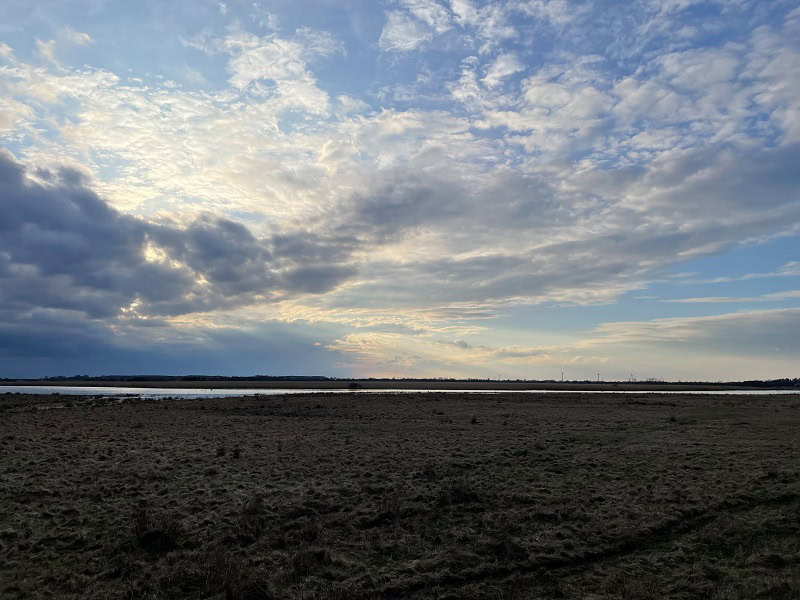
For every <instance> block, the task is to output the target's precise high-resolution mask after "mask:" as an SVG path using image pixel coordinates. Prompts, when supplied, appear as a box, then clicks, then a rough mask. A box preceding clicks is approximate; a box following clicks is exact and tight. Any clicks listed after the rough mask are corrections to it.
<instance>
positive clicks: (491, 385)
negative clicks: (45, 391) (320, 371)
mask: <svg viewBox="0 0 800 600" xmlns="http://www.w3.org/2000/svg"><path fill="white" fill-rule="evenodd" d="M352 383H356V384H357V385H358V386H360V388H362V389H409V390H411V389H413V390H455V389H459V390H461V389H463V390H508V391H525V390H570V391H609V392H613V391H642V392H666V391H687V392H689V391H715V390H719V391H726V390H754V391H759V390H762V391H767V390H772V389H787V388H778V387H760V386H749V385H736V384H728V383H725V384H691V383H655V382H654V383H649V382H644V383H633V382H619V383H613V382H599V383H585V382H581V383H571V382H564V383H562V382H516V381H496V380H489V381H409V380H393V379H383V380H377V379H376V380H369V381H364V380H352V381H351V380H335V381H330V380H323V381H316V380H303V381H295V380H290V381H280V380H278V381H275V380H271V381H263V380H236V381H206V380H188V381H184V380H180V381H174V380H173V381H169V380H167V381H139V380H136V381H130V380H102V381H92V380H86V381H77V380H76V381H44V380H40V379H37V380H14V381H2V382H0V385H4V386H52V387H137V388H173V389H187V388H201V389H239V388H249V389H309V390H321V389H325V390H341V389H348V388H350V386H351V384H352Z"/></svg>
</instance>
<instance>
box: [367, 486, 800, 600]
mask: <svg viewBox="0 0 800 600" xmlns="http://www.w3.org/2000/svg"><path fill="white" fill-rule="evenodd" d="M793 502H800V493H796V492H786V493H784V494H779V495H777V496H774V497H771V498H745V499H741V500H738V501H731V500H723V501H722V502H720V503H718V504H716V505H715V506H713V507H711V508H708V509H705V510H690V511H686V512H684V513H683V514H681V515H680V516H677V517H673V518H670V519H666V520H664V521H663V522H661V523H659V524H657V525H654V526H653V527H649V528H646V529H643V530H641V531H639V532H638V533H636V534H635V535H633V536H631V537H629V538H626V539H624V540H620V541H619V542H618V543H616V544H612V545H610V546H608V547H606V548H602V549H598V550H594V551H588V552H584V553H582V554H579V555H577V556H573V557H569V558H544V559H536V560H526V561H521V562H518V563H515V564H511V565H500V564H486V565H482V566H480V567H479V568H475V569H465V570H463V571H461V572H460V573H444V574H441V575H430V576H419V577H417V578H414V579H410V580H406V581H403V582H397V583H389V584H387V585H385V586H384V587H382V588H381V590H380V593H381V597H383V598H405V597H407V595H408V594H410V593H413V592H417V591H420V590H424V589H430V588H443V587H448V588H452V587H458V586H462V585H466V584H469V583H477V582H484V581H487V580H491V579H503V578H506V577H509V576H512V575H520V576H526V578H533V579H535V578H537V577H541V576H547V575H553V574H554V573H553V572H554V571H567V572H581V571H585V570H586V569H587V568H588V567H590V566H593V565H596V564H598V563H601V562H604V561H607V560H613V559H615V558H621V557H624V556H629V555H631V554H634V553H636V552H640V551H646V550H652V549H654V548H656V547H658V546H662V545H665V544H668V543H672V542H674V541H675V540H676V539H678V538H680V537H682V536H684V535H688V534H691V533H693V532H695V531H697V530H698V529H700V528H701V527H703V526H705V525H708V524H709V523H711V522H713V521H715V520H717V519H719V518H720V517H722V516H724V515H730V514H739V513H743V512H748V511H751V510H755V509H757V508H760V507H771V506H783V505H786V504H791V503H793Z"/></svg>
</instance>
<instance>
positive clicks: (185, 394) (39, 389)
mask: <svg viewBox="0 0 800 600" xmlns="http://www.w3.org/2000/svg"><path fill="white" fill-rule="evenodd" d="M353 391H357V392H358V393H359V394H414V393H419V392H435V393H441V394H503V393H515V394H693V395H705V394H720V395H726V396H746V395H753V394H775V395H783V394H798V395H800V390H720V391H693V392H684V391H677V390H669V391H663V392H661V391H655V392H648V391H635V390H634V391H628V390H623V391H604V390H426V389H416V390H409V389H384V390H375V389H361V390H347V389H344V390H326V389H313V388H309V389H296V388H288V389H281V388H272V389H258V388H239V389H233V388H232V389H211V388H185V389H177V388H140V387H98V386H85V387H79V386H75V387H73V386H56V385H36V386H17V385H0V394H5V393H11V394H14V393H16V394H61V395H62V396H68V395H70V396H137V397H140V398H166V397H171V398H227V397H231V396H283V395H286V394H346V393H349V392H353Z"/></svg>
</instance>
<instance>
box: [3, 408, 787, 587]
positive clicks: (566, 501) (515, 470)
mask: <svg viewBox="0 0 800 600" xmlns="http://www.w3.org/2000/svg"><path fill="white" fill-rule="evenodd" d="M798 458H800V396H775V397H767V396H750V397H733V396H727V397H723V396H705V397H698V396H675V395H670V396H667V395H664V396H659V395H647V396H636V395H616V396H615V395H611V394H609V395H580V394H574V395H572V394H560V395H553V396H550V395H540V396H531V395H519V394H514V393H508V394H500V395H491V396H476V395H463V396H460V395H457V394H437V393H423V394H407V395H390V394H385V395H380V394H373V395H369V396H363V395H359V394H357V393H354V394H339V395H313V396H312V395H309V396H271V397H263V398H257V397H255V398H254V397H250V398H242V399H204V400H160V401H139V400H119V399H116V400H98V399H92V398H80V397H69V398H65V397H59V396H22V395H5V396H0V596H2V597H3V598H64V599H73V598H74V599H78V598H82V599H100V598H103V599H105V598H148V599H151V598H152V599H161V598H164V599H166V598H217V599H222V598H225V599H250V600H256V599H270V598H275V599H278V598H281V599H283V598H286V599H301V598H302V599H304V600H314V599H319V600H323V599H345V598H347V599H354V600H359V599H379V598H417V599H447V598H452V599H455V598H474V599H477V598H489V599H497V600H522V599H538V598H541V599H550V598H586V599H610V598H625V599H655V598H687V599H688V598H709V599H720V600H722V599H725V600H731V599H740V598H741V599H744V598H797V597H800V468H799V467H798Z"/></svg>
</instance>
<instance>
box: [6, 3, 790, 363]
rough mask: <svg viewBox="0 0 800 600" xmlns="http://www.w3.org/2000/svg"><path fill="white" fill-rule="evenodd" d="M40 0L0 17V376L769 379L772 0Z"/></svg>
mask: <svg viewBox="0 0 800 600" xmlns="http://www.w3.org/2000/svg"><path fill="white" fill-rule="evenodd" d="M39 4H40V6H38V7H37V10H36V11H34V10H31V9H29V8H27V7H26V5H24V4H22V3H17V2H12V3H10V4H7V5H5V6H4V7H2V8H0V22H2V23H6V24H11V26H8V27H5V28H3V29H0V137H1V138H2V140H3V141H2V144H3V148H4V150H3V152H2V155H1V156H0V190H1V191H0V193H1V194H2V195H1V196H0V202H1V203H2V206H3V209H4V217H5V218H4V219H3V221H2V223H3V224H2V225H1V226H0V231H2V232H3V237H2V240H3V241H2V242H0V290H2V291H0V356H2V357H3V360H4V364H5V365H7V366H6V369H8V370H9V371H8V374H17V371H19V374H35V375H43V374H52V373H55V372H61V371H62V370H63V369H68V371H67V372H69V370H72V369H73V368H74V369H76V370H81V371H92V370H93V369H97V370H98V371H115V372H122V371H123V370H125V369H128V370H129V371H132V372H142V371H151V372H152V371H155V370H158V369H169V368H173V369H174V368H180V365H183V364H186V363H185V362H182V360H181V357H187V356H192V357H195V360H199V359H198V358H197V357H202V356H212V355H213V356H223V355H224V356H226V357H228V358H229V362H228V363H226V364H230V365H232V366H230V367H226V368H228V369H229V370H230V372H237V373H245V374H246V373H255V372H262V373H274V372H275V371H276V369H285V370H287V371H284V372H289V371H294V372H297V373H304V374H310V373H311V372H312V371H313V373H320V374H329V375H337V374H338V375H347V374H362V373H363V374H370V375H388V376H392V375H398V374H400V375H403V374H406V375H409V376H410V375H415V374H419V375H437V374H441V375H451V376H478V377H483V376H486V375H487V374H492V375H493V376H495V375H496V374H497V373H499V372H501V373H503V374H504V375H506V376H508V377H514V378H516V377H529V378H552V377H554V373H558V372H560V371H561V370H567V371H568V372H569V373H570V374H571V375H572V376H573V377H591V378H593V377H594V376H595V374H596V373H597V370H598V369H599V368H600V367H601V366H602V370H603V371H604V372H606V373H608V375H609V377H611V376H612V374H617V375H618V376H620V377H624V376H626V375H627V374H628V370H629V368H630V367H629V366H628V365H629V364H630V363H631V362H632V361H638V362H639V363H641V366H642V368H643V369H648V368H650V367H653V369H654V370H657V369H656V366H657V365H664V364H667V363H668V364H669V366H668V370H669V376H671V377H681V376H682V374H683V373H688V372H691V373H692V374H693V375H696V376H698V377H709V378H740V377H762V376H763V377H768V376H789V375H793V374H792V373H787V372H786V369H788V368H789V365H791V364H792V361H795V362H796V360H797V358H798V349H797V347H796V345H793V344H792V343H789V342H788V341H780V343H779V342H778V341H776V342H775V344H773V345H772V346H770V338H771V337H779V332H780V327H789V326H793V322H792V321H791V319H793V318H794V317H793V316H792V315H794V313H793V312H792V311H794V310H797V307H798V299H799V298H798V296H797V293H796V290H797V279H796V277H797V276H798V272H797V269H794V268H793V267H792V266H791V265H796V264H797V261H798V260H800V258H798V255H797V247H798V244H797V241H798V238H797V236H798V229H797V226H796V224H797V223H798V222H800V172H799V171H798V169H797V167H796V165H797V164H798V162H799V161H800V100H799V99H800V46H799V45H798V42H797V40H798V39H800V13H798V9H794V8H792V7H791V6H789V5H786V4H784V3H774V4H770V5H769V6H766V5H761V6H755V4H754V3H750V2H736V3H721V2H712V1H702V0H693V1H691V2H683V1H681V2H641V3H635V4H632V5H626V6H624V7H623V6H621V5H619V4H616V3H611V2H595V3H587V2H572V1H569V0H549V1H547V0H524V1H522V0H509V1H507V2H477V1H470V0H452V1H450V2H444V1H437V0H399V1H393V2H390V3H389V4H386V5H385V6H384V5H363V6H362V5H353V6H352V7H348V8H344V9H343V8H341V7H337V8H336V10H337V11H339V10H344V11H345V15H344V18H343V16H342V15H341V14H339V13H335V12H334V7H332V6H331V7H329V6H327V5H321V4H319V3H314V4H313V5H312V4H304V3H300V4H298V5H297V6H296V7H293V8H288V7H284V9H281V10H278V8H274V7H270V9H269V11H266V10H264V9H263V8H261V7H259V6H255V5H248V4H239V3H234V2H226V3H224V4H221V3H218V2H208V3H199V4H198V3H189V2H181V1H179V2H176V3H174V5H172V6H171V8H170V9H169V10H161V9H160V8H159V5H158V4H157V3H150V2H144V3H142V4H141V6H140V7H139V8H138V9H137V11H134V12H133V13H125V14H124V15H123V14H122V12H123V11H122V8H123V6H122V4H121V3H117V2H108V3H102V4H99V5H97V6H95V7H93V8H92V9H91V10H88V9H86V7H82V8H80V9H76V8H75V7H76V6H78V5H77V4H75V5H74V6H73V3H72V2H66V3H56V2H42V3H39ZM37 11H47V14H50V15H52V18H51V19H48V20H47V22H45V21H42V20H40V19H39V18H38V16H37V15H38V14H40V13H39V12H37ZM154 22H158V24H159V25H158V28H157V30H156V29H153V28H152V27H151V25H152V23H154ZM123 23H124V25H123ZM680 272H692V273H695V275H692V276H691V277H683V278H681V277H674V276H673V275H674V274H676V273H680ZM754 302H758V303H766V302H769V303H770V304H769V305H768V306H767V308H768V309H769V310H766V311H755V312H753V311H750V312H746V311H744V310H743V309H752V308H753V307H752V303H754ZM760 306H762V307H764V306H766V305H764V304H761V305H760ZM687 311H689V312H687ZM693 311H694V312H693ZM787 319H788V321H787ZM745 322H746V323H747V326H746V327H739V324H741V323H745ZM775 323H781V325H780V327H776V326H775ZM727 324H736V325H731V330H732V331H736V330H738V331H740V332H741V331H746V332H747V338H746V339H745V338H742V337H739V338H736V339H737V343H736V344H733V345H732V344H727V345H726V344H721V343H720V344H718V345H714V344H715V343H716V342H713V340H728V341H729V339H730V338H729V337H726V336H728V334H727V333H725V334H723V333H721V332H722V327H723V325H725V327H727ZM47 331H49V332H51V333H52V332H62V334H63V336H67V337H68V338H70V339H72V340H75V344H76V346H75V347H73V346H69V347H66V346H65V347H64V348H63V349H62V351H60V352H61V354H59V351H55V350H54V349H53V348H52V347H50V348H48V342H47V335H46V332H47ZM703 332H706V333H703ZM731 335H733V334H731ZM276 339H282V340H284V341H285V343H286V345H287V347H291V348H293V350H292V352H293V353H292V354H291V356H292V357H294V358H293V360H294V361H295V362H294V363H291V364H289V363H287V362H286V360H285V357H282V356H279V354H280V351H277V350H276V349H275V348H276V346H275V342H274V340H276ZM748 340H751V341H752V343H751V342H749V341H748ZM667 341H668V342H669V344H668V346H669V352H678V350H677V348H680V350H679V352H680V353H681V354H682V355H685V356H687V357H690V356H692V354H693V353H698V352H700V353H702V352H704V351H705V349H707V348H716V349H718V350H719V355H720V356H722V355H723V354H725V355H726V356H727V359H726V360H727V362H726V361H725V360H723V359H718V360H716V359H715V361H711V360H709V361H708V362H707V363H706V366H707V372H706V373H705V375H704V374H703V373H702V372H700V371H702V368H698V365H697V361H696V360H692V359H691V358H686V359H676V358H668V359H667V358H666V357H667V354H665V353H666V352H668V351H667V350H666V348H667V346H665V344H666V343H667ZM712 342H713V343H712ZM259 347H261V348H263V352H258V351H254V350H253V349H254V348H256V349H257V348H259ZM643 347H644V348H645V350H643V349H642V348H643ZM766 347H774V348H778V349H779V350H778V351H777V352H778V354H777V355H774V358H775V360H773V361H772V362H771V363H767V362H764V361H758V360H751V358H753V357H754V356H756V355H757V354H758V352H759V351H760V350H759V348H760V349H762V350H763V349H764V348H766ZM70 348H71V349H75V348H83V353H84V354H85V355H86V356H87V357H90V356H91V357H94V358H92V359H91V360H94V361H100V362H95V363H94V364H96V365H97V366H92V364H89V363H88V362H87V363H86V364H85V366H82V365H83V363H81V362H80V361H77V362H75V361H73V362H63V360H64V359H63V357H64V356H66V355H69V354H70V352H71V351H72V350H70ZM244 348H246V349H247V350H246V351H245V350H244ZM731 348H734V349H733V350H731ZM587 349H590V350H591V351H587ZM723 350H724V352H723ZM245 353H246V354H245ZM648 353H651V354H650V356H652V364H650V365H649V364H648V363H647V361H648V359H647V358H646V357H647V356H648ZM237 356H241V357H244V356H246V360H238V361H237V359H236V357H237ZM59 357H61V358H59ZM97 357H102V359H99V358H97ZM304 357H307V358H308V361H307V362H304ZM643 357H645V358H643ZM86 360H87V361H89V360H90V359H89V358H87V359H86ZM59 361H62V362H59ZM203 364H213V361H212V362H211V363H208V362H206V363H203ZM59 365H61V366H59ZM169 365H172V366H171V367H170V366H169ZM293 365H296V366H293ZM306 365H309V366H306ZM186 368H187V369H188V370H191V369H190V368H189V367H186ZM665 369H666V367H665ZM698 369H699V371H698ZM12 371H13V373H12ZM23 371H24V373H23ZM2 375H4V373H0V376H2ZM662 375H663V374H662ZM663 376H666V375H663Z"/></svg>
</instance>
